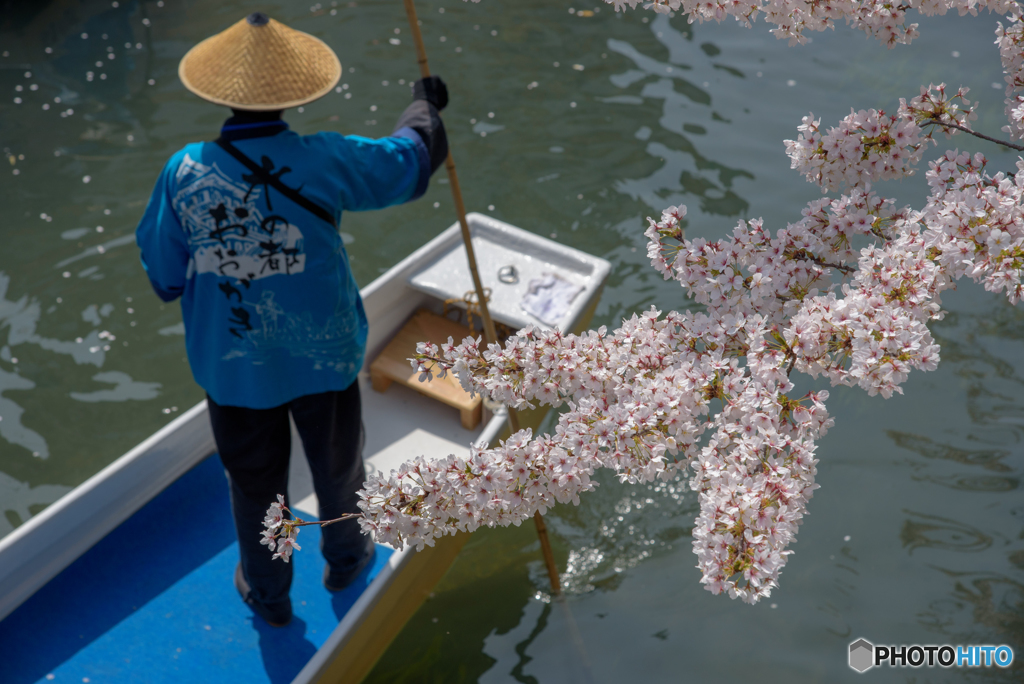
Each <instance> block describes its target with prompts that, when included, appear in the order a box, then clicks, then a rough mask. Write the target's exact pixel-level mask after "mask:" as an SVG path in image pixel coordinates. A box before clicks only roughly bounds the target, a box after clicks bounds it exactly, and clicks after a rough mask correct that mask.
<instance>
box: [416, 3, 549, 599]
mask: <svg viewBox="0 0 1024 684" xmlns="http://www.w3.org/2000/svg"><path fill="white" fill-rule="evenodd" d="M404 2H405V14H406V15H407V16H408V17H409V29H410V30H411V31H412V40H413V43H415V45H416V61H417V62H418V63H419V65H420V75H421V76H422V77H423V78H426V77H428V76H430V65H429V64H428V63H427V48H426V46H425V45H424V44H423V33H422V32H421V31H420V22H419V20H418V19H417V18H416V5H415V4H414V3H413V0H404ZM444 167H445V169H447V170H448V184H449V185H451V187H452V200H454V202H455V213H456V214H457V215H458V217H459V225H460V226H461V227H462V242H463V244H464V245H465V247H466V257H467V258H468V259H469V272H470V274H471V275H472V276H473V289H474V290H476V298H477V301H478V302H480V317H481V318H482V319H483V321H484V341H485V342H487V343H489V342H497V341H498V333H497V331H496V330H495V329H494V321H493V320H492V319H491V312H490V309H489V308H488V306H487V298H486V297H484V286H483V283H482V282H481V281H480V273H479V271H477V267H476V254H475V253H474V251H473V240H472V237H471V236H470V234H469V222H468V221H466V205H465V204H464V203H463V201H462V188H461V187H460V186H459V175H458V173H456V171H455V159H454V158H453V157H452V150H451V146H450V145H449V147H448V158H447V159H445V162H444ZM508 424H509V427H510V428H511V430H512V432H518V431H519V417H518V416H517V415H516V411H515V409H514V408H512V407H511V406H509V407H508ZM533 521H534V523H535V524H536V526H537V536H538V537H540V547H541V551H542V552H543V554H544V565H545V566H547V570H548V579H549V580H550V581H551V592H552V593H553V594H560V593H561V591H562V588H561V585H560V583H559V581H558V568H557V567H556V566H555V556H554V554H553V553H552V552H551V542H550V540H549V539H548V529H547V526H545V525H544V518H543V516H541V514H540V513H539V512H537V513H535V514H534V516H533Z"/></svg>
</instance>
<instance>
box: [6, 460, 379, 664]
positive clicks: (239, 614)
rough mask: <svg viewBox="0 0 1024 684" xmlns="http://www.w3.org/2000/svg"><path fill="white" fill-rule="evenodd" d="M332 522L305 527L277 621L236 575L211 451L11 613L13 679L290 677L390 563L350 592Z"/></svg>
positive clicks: (221, 481) (369, 572) (221, 484)
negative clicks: (331, 567) (329, 528)
mask: <svg viewBox="0 0 1024 684" xmlns="http://www.w3.org/2000/svg"><path fill="white" fill-rule="evenodd" d="M319 537H320V530H319V528H318V527H316V526H312V527H306V528H303V530H302V533H301V534H300V535H299V539H298V541H299V544H300V545H301V546H302V547H303V550H302V551H300V552H298V553H297V554H296V557H295V558H294V559H293V562H294V563H295V578H294V583H293V585H292V592H291V596H292V604H293V609H294V613H295V617H294V618H293V619H292V622H291V624H289V625H288V626H286V627H282V628H274V627H270V626H268V625H267V624H266V623H265V622H263V620H261V619H260V618H259V617H257V616H255V615H254V614H253V613H252V611H251V610H250V609H249V608H248V606H246V605H245V604H244V603H242V601H241V599H240V598H239V596H238V593H237V592H236V591H235V588H234V584H233V583H232V577H233V573H234V569H235V564H236V563H237V561H238V548H237V546H238V542H237V541H235V531H234V525H233V523H232V521H231V513H230V509H229V506H228V496H227V484H226V482H225V478H224V471H223V469H222V467H221V465H220V459H218V458H217V457H216V456H211V457H209V458H207V459H206V460H204V461H203V462H201V463H200V464H198V465H197V466H195V467H194V468H193V469H192V470H190V471H189V472H188V473H186V474H185V475H183V476H182V477H181V478H179V479H178V480H177V481H176V482H175V483H174V484H172V485H171V486H170V487H168V488H167V489H166V490H164V491H163V492H161V493H160V495H158V496H157V497H156V498H154V499H153V500H152V501H150V502H149V503H148V504H147V505H146V506H144V507H143V508H142V509H140V510H139V511H138V512H137V513H136V514H135V515H133V516H132V517H131V518H129V519H128V520H126V521H125V522H124V523H122V524H121V525H120V526H119V527H118V528H117V529H115V530H114V531H113V532H111V533H110V534H109V535H107V536H106V537H105V538H104V539H103V540H101V541H100V542H99V543H97V544H96V545H95V546H94V547H92V548H91V549H90V550H89V551H88V552H87V553H86V554H84V555H83V556H82V557H80V558H79V559H78V560H77V561H75V562H74V563H72V564H71V565H70V566H68V567H67V568H66V569H65V570H64V571H63V572H62V573H60V574H59V575H58V576H57V577H55V578H54V579H53V580H51V581H50V582H49V583H48V584H47V585H46V586H45V587H43V588H42V589H40V590H39V591H38V592H36V594H35V595H33V596H32V597H31V598H30V599H29V600H28V601H26V602H25V603H23V604H22V605H21V606H20V607H19V608H18V609H17V610H16V611H14V612H13V613H11V615H9V616H8V617H7V618H6V619H5V620H3V621H2V622H0V644H2V645H3V650H4V655H3V665H0V672H2V673H3V674H2V676H0V679H2V680H3V682H5V684H28V683H30V682H76V683H81V682H87V683H92V684H100V683H103V682H117V683H121V682H145V683H146V684H160V683H162V682H168V683H170V682H174V683H175V684H178V683H180V682H189V683H190V684H199V683H201V682H225V683H226V682H246V683H247V684H249V683H252V684H257V683H259V682H272V683H274V684H281V683H285V682H290V681H291V680H292V679H293V678H294V677H295V675H297V674H298V673H299V671H300V670H301V669H302V667H303V666H304V665H305V664H306V662H307V661H308V660H309V659H310V658H311V657H312V656H313V654H314V653H316V651H317V649H319V648H320V646H322V645H323V644H324V642H325V641H326V640H327V638H328V637H329V636H330V634H331V632H332V631H333V629H334V627H335V626H336V625H337V624H338V622H339V621H340V620H341V618H342V617H344V615H345V613H346V612H347V611H348V610H349V608H350V607H351V606H352V604H353V603H355V601H356V600H357V599H358V598H359V596H360V594H361V593H362V592H363V590H364V589H365V588H366V587H367V585H369V583H370V582H371V581H372V579H373V578H374V577H376V576H377V574H378V573H379V572H380V570H381V568H382V567H383V566H384V565H385V564H386V563H387V560H388V558H389V557H390V555H391V553H392V550H391V549H390V548H388V547H382V546H378V547H377V555H376V557H375V559H374V562H373V564H372V565H371V566H370V567H369V568H367V569H366V570H364V571H363V574H362V575H360V577H359V578H358V579H357V580H356V581H355V582H354V583H353V584H352V586H350V587H348V588H347V589H346V590H344V591H342V592H339V593H337V594H332V593H331V592H328V591H327V590H326V589H325V588H324V587H323V585H322V584H321V573H322V571H323V563H324V561H323V558H322V557H321V556H320V553H319V551H318V549H319Z"/></svg>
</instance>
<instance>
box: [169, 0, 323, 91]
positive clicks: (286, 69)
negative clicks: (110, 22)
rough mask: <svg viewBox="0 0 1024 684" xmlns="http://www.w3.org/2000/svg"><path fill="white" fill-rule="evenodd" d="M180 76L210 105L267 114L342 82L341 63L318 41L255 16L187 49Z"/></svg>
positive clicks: (278, 23) (261, 16) (305, 34)
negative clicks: (210, 103)
mask: <svg viewBox="0 0 1024 684" xmlns="http://www.w3.org/2000/svg"><path fill="white" fill-rule="evenodd" d="M178 77H179V78H180V79H181V82H182V83H184V84H185V87H186V88H188V89H189V90H191V91H192V92H193V93H195V94H196V95H198V96H199V97H201V98H203V99H204V100H209V101H210V102H213V103H214V104H219V105H227V106H228V107H231V108H233V109H246V110H250V111H269V110H276V109H286V108H288V107H297V106H299V105H303V104H306V103H307V102H312V101H313V100H315V99H317V98H319V97H322V96H324V95H326V94H327V93H328V92H330V90H331V88H333V87H334V85H335V84H336V83H337V82H338V79H339V78H341V62H339V61H338V56H337V55H336V54H334V50H332V49H331V48H329V47H327V45H326V44H325V43H324V42H323V41H322V40H320V39H319V38H314V37H313V36H311V35H309V34H308V33H303V32H302V31H296V30H294V29H290V28H288V27H287V26H285V25H284V24H282V23H281V22H279V21H274V20H273V19H270V18H269V17H267V15H265V14H263V13H262V12H253V13H252V14H250V15H249V16H248V17H246V18H245V19H243V20H241V21H240V22H238V23H237V24H235V25H234V26H231V27H229V28H227V29H225V30H224V31H221V32H220V33H218V34H217V35H215V36H211V37H210V38H207V39H206V40H204V41H203V42H201V43H199V44H198V45H196V46H195V47H193V48H192V49H191V50H189V51H188V52H187V53H186V54H185V56H184V57H182V58H181V63H180V64H179V65H178Z"/></svg>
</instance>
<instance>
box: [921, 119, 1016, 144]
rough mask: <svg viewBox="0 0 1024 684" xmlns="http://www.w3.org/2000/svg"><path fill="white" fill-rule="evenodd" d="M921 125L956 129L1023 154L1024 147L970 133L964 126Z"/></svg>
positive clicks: (973, 132) (941, 123) (937, 123)
mask: <svg viewBox="0 0 1024 684" xmlns="http://www.w3.org/2000/svg"><path fill="white" fill-rule="evenodd" d="M921 125H922V126H945V127H947V128H955V129H957V130H959V131H963V132H964V133H970V134H971V135H973V136H974V137H976V138H981V139H982V140H988V141H989V142H994V143H995V144H997V145H1002V146H1003V147H1009V148H1010V149H1012V150H1017V151H1018V152H1024V145H1015V144H1014V143H1012V142H1007V141H1005V140H999V139H998V138H992V137H989V136H987V135H985V134H984V133H978V132H977V131H972V130H971V129H970V128H967V127H965V126H961V125H960V124H955V123H947V122H945V121H934V120H933V121H925V122H924V123H923V124H921Z"/></svg>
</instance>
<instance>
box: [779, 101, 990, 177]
mask: <svg viewBox="0 0 1024 684" xmlns="http://www.w3.org/2000/svg"><path fill="white" fill-rule="evenodd" d="M966 95H967V89H966V88H959V89H958V90H957V91H956V93H955V94H953V95H952V96H950V97H948V98H947V97H946V85H945V84H939V85H938V86H936V85H929V86H928V87H927V88H925V87H924V86H922V87H921V94H920V95H918V96H917V97H915V98H914V99H912V100H911V101H910V103H909V104H908V103H907V102H906V100H903V99H901V100H900V106H899V110H898V111H897V113H896V114H895V115H887V114H886V113H885V112H884V111H876V110H874V109H871V110H867V111H865V110H861V111H859V112H853V111H851V112H850V115H849V116H847V117H846V118H844V119H843V120H842V121H841V122H839V125H838V126H834V127H832V128H830V129H828V131H826V132H824V133H822V131H821V129H820V119H815V118H814V114H813V113H812V114H809V115H808V116H805V117H804V119H803V122H802V123H801V124H800V126H799V127H798V129H797V130H799V131H800V135H799V137H798V138H797V139H796V140H786V141H785V144H786V154H787V155H789V158H790V162H791V167H792V168H794V169H797V170H798V171H799V172H800V173H801V174H803V176H804V177H805V178H806V179H807V180H808V181H809V182H811V183H814V184H816V185H818V186H820V187H821V189H822V192H827V191H830V190H831V191H834V190H838V189H839V188H840V187H842V186H843V185H844V184H845V185H846V186H847V187H849V188H853V187H856V186H860V185H867V184H870V183H873V182H876V181H880V180H889V179H894V178H902V177H904V176H910V175H913V173H914V169H913V167H914V166H915V165H916V164H917V163H918V162H919V161H920V160H921V157H922V155H923V154H924V151H925V146H926V144H927V143H928V142H934V140H933V138H932V136H933V134H934V130H929V131H927V132H926V131H924V130H923V127H924V126H927V125H931V124H935V125H940V128H942V130H943V131H945V132H946V134H947V136H948V135H951V134H953V133H956V132H957V131H958V130H960V129H958V128H953V127H950V126H948V124H955V125H957V126H960V127H962V128H966V129H969V128H970V122H971V120H972V119H975V118H977V114H976V113H975V112H974V109H973V108H972V106H971V102H970V100H968V99H967V98H966V97H965V96H966ZM941 124H947V125H946V126H941Z"/></svg>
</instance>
